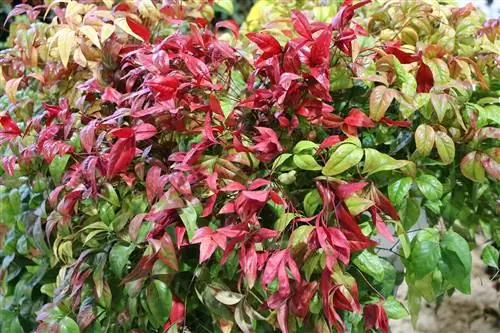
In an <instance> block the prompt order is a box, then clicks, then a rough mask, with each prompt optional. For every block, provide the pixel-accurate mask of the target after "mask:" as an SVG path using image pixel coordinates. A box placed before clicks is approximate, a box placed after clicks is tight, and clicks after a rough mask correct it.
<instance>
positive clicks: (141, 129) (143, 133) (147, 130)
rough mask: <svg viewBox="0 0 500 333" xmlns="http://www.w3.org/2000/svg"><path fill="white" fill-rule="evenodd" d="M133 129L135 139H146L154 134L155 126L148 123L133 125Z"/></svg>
mask: <svg viewBox="0 0 500 333" xmlns="http://www.w3.org/2000/svg"><path fill="white" fill-rule="evenodd" d="M134 131H135V139H136V140H137V141H141V140H147V139H150V138H152V137H153V136H155V135H156V127H154V126H153V125H151V124H148V123H144V124H140V125H138V126H135V127H134Z"/></svg>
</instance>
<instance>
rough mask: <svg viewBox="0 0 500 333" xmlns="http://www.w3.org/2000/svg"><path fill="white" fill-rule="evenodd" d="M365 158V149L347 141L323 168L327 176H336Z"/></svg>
mask: <svg viewBox="0 0 500 333" xmlns="http://www.w3.org/2000/svg"><path fill="white" fill-rule="evenodd" d="M362 158H363V149H361V148H359V147H357V146H356V145H353V144H350V143H347V144H343V145H340V146H339V147H338V148H337V150H335V152H334V153H333V154H332V156H330V159H329V160H328V162H326V165H325V167H324V168H323V174H324V175H325V176H335V175H338V174H339V173H342V172H344V171H345V170H347V169H349V168H351V167H353V166H355V165H357V164H358V163H359V162H360V161H361V159H362Z"/></svg>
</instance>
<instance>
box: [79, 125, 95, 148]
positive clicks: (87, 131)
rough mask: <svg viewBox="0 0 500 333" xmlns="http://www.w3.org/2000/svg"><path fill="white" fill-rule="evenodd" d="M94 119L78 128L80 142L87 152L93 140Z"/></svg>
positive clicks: (92, 144)
mask: <svg viewBox="0 0 500 333" xmlns="http://www.w3.org/2000/svg"><path fill="white" fill-rule="evenodd" d="M95 128H96V121H95V120H92V121H91V122H89V123H88V124H87V125H85V126H84V127H83V128H82V129H81V130H80V142H81V143H82V146H83V149H85V152H86V153H87V154H90V152H91V151H92V147H93V146H94V141H95Z"/></svg>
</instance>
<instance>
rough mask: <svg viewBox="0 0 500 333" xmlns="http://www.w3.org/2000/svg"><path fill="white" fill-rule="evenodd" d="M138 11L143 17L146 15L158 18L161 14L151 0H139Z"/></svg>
mask: <svg viewBox="0 0 500 333" xmlns="http://www.w3.org/2000/svg"><path fill="white" fill-rule="evenodd" d="M138 9H139V13H140V14H141V16H143V17H147V18H150V19H156V20H157V19H158V18H160V16H161V13H160V11H159V10H158V8H156V6H155V5H154V4H153V2H152V1H151V0H142V1H140V2H139V8H138Z"/></svg>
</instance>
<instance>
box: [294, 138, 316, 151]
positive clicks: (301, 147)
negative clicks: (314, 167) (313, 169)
mask: <svg viewBox="0 0 500 333" xmlns="http://www.w3.org/2000/svg"><path fill="white" fill-rule="evenodd" d="M318 147H319V145H318V144H317V143H314V142H312V141H307V140H302V141H299V142H297V144H296V145H295V147H293V153H294V154H300V153H302V152H303V151H307V150H310V151H316V149H318Z"/></svg>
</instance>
